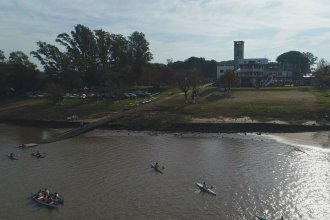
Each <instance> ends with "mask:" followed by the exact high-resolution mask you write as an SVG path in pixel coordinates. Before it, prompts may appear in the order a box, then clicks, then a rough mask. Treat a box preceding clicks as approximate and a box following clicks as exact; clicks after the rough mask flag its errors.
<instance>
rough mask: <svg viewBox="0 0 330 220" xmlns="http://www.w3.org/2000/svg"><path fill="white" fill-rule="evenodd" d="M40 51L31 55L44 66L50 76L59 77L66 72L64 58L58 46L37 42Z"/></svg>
mask: <svg viewBox="0 0 330 220" xmlns="http://www.w3.org/2000/svg"><path fill="white" fill-rule="evenodd" d="M37 45H38V47H39V49H38V50H37V51H32V52H31V53H30V54H31V55H32V56H34V57H35V58H37V59H38V60H39V61H40V63H41V64H42V65H43V67H44V70H45V72H46V73H48V74H55V75H59V74H61V73H63V71H64V69H65V68H64V66H65V65H64V63H65V62H64V57H65V54H64V53H62V52H61V51H60V50H59V49H58V48H57V47H56V46H54V45H51V44H47V43H46V42H41V41H39V42H37Z"/></svg>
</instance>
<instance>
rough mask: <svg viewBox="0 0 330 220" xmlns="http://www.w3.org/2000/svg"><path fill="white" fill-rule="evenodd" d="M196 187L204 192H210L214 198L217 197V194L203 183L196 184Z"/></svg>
mask: <svg viewBox="0 0 330 220" xmlns="http://www.w3.org/2000/svg"><path fill="white" fill-rule="evenodd" d="M196 185H197V186H198V188H199V189H200V190H202V191H204V192H208V193H210V194H212V195H214V196H216V195H217V194H216V193H215V192H214V191H213V190H212V189H210V188H209V187H204V186H203V184H201V183H196Z"/></svg>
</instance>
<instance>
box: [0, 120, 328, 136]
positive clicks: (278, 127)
mask: <svg viewBox="0 0 330 220" xmlns="http://www.w3.org/2000/svg"><path fill="white" fill-rule="evenodd" d="M124 121H125V120H124ZM124 121H122V122H123V123H120V122H113V123H108V124H104V125H102V126H100V128H102V129H112V130H136V131H162V132H201V133H252V132H256V133H299V132H317V131H330V126H329V125H319V124H287V123H275V122H269V123H263V122H244V123H233V122H229V123H228V122H227V123H218V122H185V123H184V122H183V123H176V122H174V121H172V122H170V121H168V120H166V121H159V120H158V123H154V122H153V121H146V120H144V123H142V124H140V123H134V121H131V120H129V121H130V122H131V123H125V122H124ZM0 123H3V124H11V125H19V126H27V127H40V128H78V127H80V126H81V125H82V123H83V124H84V125H88V124H90V123H89V122H80V121H54V120H52V121H46V120H30V119H8V118H7V119H4V118H0ZM91 123H92V122H91Z"/></svg>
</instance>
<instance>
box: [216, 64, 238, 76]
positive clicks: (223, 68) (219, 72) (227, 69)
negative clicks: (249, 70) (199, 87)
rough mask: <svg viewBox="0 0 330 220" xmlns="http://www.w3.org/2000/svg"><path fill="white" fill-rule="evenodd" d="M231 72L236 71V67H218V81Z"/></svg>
mask: <svg viewBox="0 0 330 220" xmlns="http://www.w3.org/2000/svg"><path fill="white" fill-rule="evenodd" d="M230 70H234V66H217V79H219V78H220V77H221V76H222V75H224V74H225V73H226V72H227V71H230Z"/></svg>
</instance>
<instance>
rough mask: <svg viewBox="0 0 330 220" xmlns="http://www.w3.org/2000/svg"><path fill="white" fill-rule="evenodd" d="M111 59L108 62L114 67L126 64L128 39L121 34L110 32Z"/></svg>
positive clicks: (121, 66)
mask: <svg viewBox="0 0 330 220" xmlns="http://www.w3.org/2000/svg"><path fill="white" fill-rule="evenodd" d="M110 38H111V60H110V64H111V66H112V67H115V68H123V67H125V66H127V65H128V40H127V39H126V38H125V37H124V36H123V35H121V34H111V36H110Z"/></svg>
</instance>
